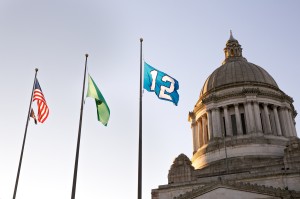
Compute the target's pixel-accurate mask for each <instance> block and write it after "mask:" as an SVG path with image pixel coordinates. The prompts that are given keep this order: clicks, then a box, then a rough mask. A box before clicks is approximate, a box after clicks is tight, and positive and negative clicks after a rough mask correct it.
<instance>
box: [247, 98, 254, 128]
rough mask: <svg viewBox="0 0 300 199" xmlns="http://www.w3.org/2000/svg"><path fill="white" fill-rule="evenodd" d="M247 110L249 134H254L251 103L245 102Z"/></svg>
mask: <svg viewBox="0 0 300 199" xmlns="http://www.w3.org/2000/svg"><path fill="white" fill-rule="evenodd" d="M246 104H247V108H248V116H249V121H248V123H249V130H250V133H254V131H255V121H254V117H253V116H254V115H253V109H252V104H251V102H247V103H246Z"/></svg>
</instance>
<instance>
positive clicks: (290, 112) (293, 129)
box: [288, 110, 297, 136]
mask: <svg viewBox="0 0 300 199" xmlns="http://www.w3.org/2000/svg"><path fill="white" fill-rule="evenodd" d="M288 114H289V118H290V119H289V120H290V123H291V124H290V125H291V132H292V135H293V136H297V133H296V128H295V124H294V120H293V116H292V111H291V110H288Z"/></svg>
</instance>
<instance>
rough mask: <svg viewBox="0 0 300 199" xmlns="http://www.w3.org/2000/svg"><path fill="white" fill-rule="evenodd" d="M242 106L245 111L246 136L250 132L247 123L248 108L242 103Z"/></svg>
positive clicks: (248, 119)
mask: <svg viewBox="0 0 300 199" xmlns="http://www.w3.org/2000/svg"><path fill="white" fill-rule="evenodd" d="M243 105H244V110H245V114H244V118H245V125H246V134H250V131H251V130H250V124H249V121H250V118H249V110H248V106H247V103H246V102H244V103H243Z"/></svg>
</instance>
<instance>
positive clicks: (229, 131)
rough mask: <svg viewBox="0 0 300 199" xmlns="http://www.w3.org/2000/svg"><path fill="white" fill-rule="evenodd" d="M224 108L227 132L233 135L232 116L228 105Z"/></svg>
mask: <svg viewBox="0 0 300 199" xmlns="http://www.w3.org/2000/svg"><path fill="white" fill-rule="evenodd" d="M223 109H224V117H225V125H226V127H225V129H226V134H227V136H232V124H231V118H230V117H229V114H228V109H227V106H224V107H223Z"/></svg>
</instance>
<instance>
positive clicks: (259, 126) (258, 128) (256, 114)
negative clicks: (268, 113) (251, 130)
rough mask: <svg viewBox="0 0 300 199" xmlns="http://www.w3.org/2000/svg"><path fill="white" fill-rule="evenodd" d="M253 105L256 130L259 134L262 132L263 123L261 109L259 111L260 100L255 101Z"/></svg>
mask: <svg viewBox="0 0 300 199" xmlns="http://www.w3.org/2000/svg"><path fill="white" fill-rule="evenodd" d="M253 106H254V117H255V126H256V132H257V133H259V134H262V124H261V119H260V111H259V104H258V101H255V102H254V103H253Z"/></svg>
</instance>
